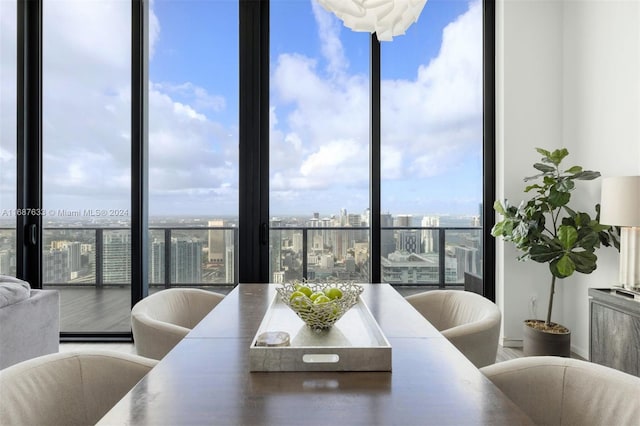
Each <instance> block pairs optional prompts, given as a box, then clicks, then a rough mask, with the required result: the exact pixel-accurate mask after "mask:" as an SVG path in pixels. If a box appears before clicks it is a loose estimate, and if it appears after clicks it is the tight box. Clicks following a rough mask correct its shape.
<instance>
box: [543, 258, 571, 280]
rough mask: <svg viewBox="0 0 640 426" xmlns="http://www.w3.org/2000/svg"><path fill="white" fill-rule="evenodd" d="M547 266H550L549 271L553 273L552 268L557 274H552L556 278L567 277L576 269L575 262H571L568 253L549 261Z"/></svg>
mask: <svg viewBox="0 0 640 426" xmlns="http://www.w3.org/2000/svg"><path fill="white" fill-rule="evenodd" d="M549 266H550V267H551V268H552V269H551V273H553V272H554V270H555V272H557V275H556V274H554V275H556V276H557V277H558V278H565V277H568V276H570V275H571V274H573V273H574V272H575V270H576V264H575V263H573V260H571V257H570V256H569V255H568V254H565V255H564V256H562V257H561V258H560V259H558V260H555V261H553V262H551V265H549Z"/></svg>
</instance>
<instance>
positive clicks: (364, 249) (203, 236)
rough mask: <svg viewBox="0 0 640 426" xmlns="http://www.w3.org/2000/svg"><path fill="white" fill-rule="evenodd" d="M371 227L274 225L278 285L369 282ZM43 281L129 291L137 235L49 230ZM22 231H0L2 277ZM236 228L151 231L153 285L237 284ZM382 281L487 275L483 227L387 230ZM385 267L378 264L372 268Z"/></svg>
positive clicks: (434, 281) (431, 281)
mask: <svg viewBox="0 0 640 426" xmlns="http://www.w3.org/2000/svg"><path fill="white" fill-rule="evenodd" d="M369 232H370V231H369V228H367V227H272V228H271V230H270V276H271V281H272V282H276V283H279V282H286V281H291V280H293V279H303V278H308V279H316V280H323V279H338V280H353V281H360V282H368V281H369V276H370V269H371V267H372V263H371V261H370V258H369ZM43 245H44V247H45V249H44V250H43V282H44V285H45V286H47V287H51V286H78V287H82V286H92V287H98V288H101V287H117V286H120V287H122V286H128V285H129V284H130V276H131V235H130V229H128V228H125V227H100V228H89V227H75V228H69V227H64V228H63V227H60V228H58V227H49V228H45V229H44V232H43ZM15 246H16V244H15V229H12V228H0V274H6V275H15V264H16V261H15ZM237 247H238V228H237V227H198V228H195V227H150V229H149V246H148V253H149V264H148V271H149V286H150V287H151V288H169V287H176V286H207V287H208V286H233V285H235V284H237V283H238V256H237V254H238V253H237ZM381 255H382V256H381V259H380V263H379V267H380V268H381V277H382V281H383V282H387V283H390V284H392V285H400V286H402V285H410V286H420V285H426V286H437V287H451V286H461V285H463V283H464V277H465V274H472V275H475V276H482V272H483V271H482V257H483V253H482V233H481V228H477V227H383V228H382V235H381ZM373 267H378V265H373Z"/></svg>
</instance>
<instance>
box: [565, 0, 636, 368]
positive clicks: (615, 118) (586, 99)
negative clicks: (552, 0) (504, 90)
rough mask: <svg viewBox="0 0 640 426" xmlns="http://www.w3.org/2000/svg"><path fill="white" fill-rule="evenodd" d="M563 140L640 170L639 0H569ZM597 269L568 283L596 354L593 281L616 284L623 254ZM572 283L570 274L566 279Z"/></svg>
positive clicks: (580, 342) (583, 194) (613, 171)
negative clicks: (591, 335)
mask: <svg viewBox="0 0 640 426" xmlns="http://www.w3.org/2000/svg"><path fill="white" fill-rule="evenodd" d="M563 29H564V33H563V41H564V57H563V69H564V75H563V99H564V108H563V140H564V146H566V147H567V149H568V150H569V152H571V157H572V160H574V161H575V163H576V164H580V165H584V166H585V167H587V166H588V167H589V168H591V169H594V170H598V171H599V172H600V173H602V175H603V176H622V175H640V0H622V1H617V0H601V1H593V0H590V1H575V0H572V1H565V2H564V25H563ZM600 186H601V183H600V180H597V181H593V182H590V183H589V184H587V185H582V186H581V188H580V191H576V193H575V195H574V196H575V200H576V207H578V208H579V209H582V210H585V211H592V210H591V209H592V208H593V206H594V205H595V204H596V203H599V202H600ZM596 255H597V256H598V269H597V270H596V271H594V272H593V273H592V274H589V275H584V274H576V275H575V276H574V277H571V278H570V280H571V282H568V283H567V284H569V285H567V286H566V288H565V297H564V303H563V306H562V308H561V309H563V310H564V311H565V316H564V317H565V318H564V321H565V325H567V326H568V327H569V328H570V329H571V330H572V339H571V340H572V346H573V350H574V351H575V352H576V353H578V354H580V355H582V356H583V357H588V355H589V305H588V302H587V301H588V291H587V289H588V288H589V287H601V288H602V287H610V286H611V285H615V284H617V278H618V262H619V255H618V252H617V251H616V250H615V249H612V248H603V249H600V250H599V251H598V252H597V253H596ZM565 281H569V280H565Z"/></svg>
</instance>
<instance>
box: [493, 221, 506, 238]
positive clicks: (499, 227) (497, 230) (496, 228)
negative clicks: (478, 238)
mask: <svg viewBox="0 0 640 426" xmlns="http://www.w3.org/2000/svg"><path fill="white" fill-rule="evenodd" d="M503 234H504V221H502V222H498V223H496V224H495V225H493V228H491V235H493V236H494V237H499V236H501V235H503Z"/></svg>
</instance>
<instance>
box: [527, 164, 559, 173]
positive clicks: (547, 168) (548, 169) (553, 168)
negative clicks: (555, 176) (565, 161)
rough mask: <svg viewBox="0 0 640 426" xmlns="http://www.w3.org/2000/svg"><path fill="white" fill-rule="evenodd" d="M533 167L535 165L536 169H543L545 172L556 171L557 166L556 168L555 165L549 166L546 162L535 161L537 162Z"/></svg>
mask: <svg viewBox="0 0 640 426" xmlns="http://www.w3.org/2000/svg"><path fill="white" fill-rule="evenodd" d="M533 167H534V168H535V169H536V170H540V171H541V172H543V173H553V172H555V171H556V168H555V167H553V166H548V165H546V164H542V163H535V164H534V165H533Z"/></svg>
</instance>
